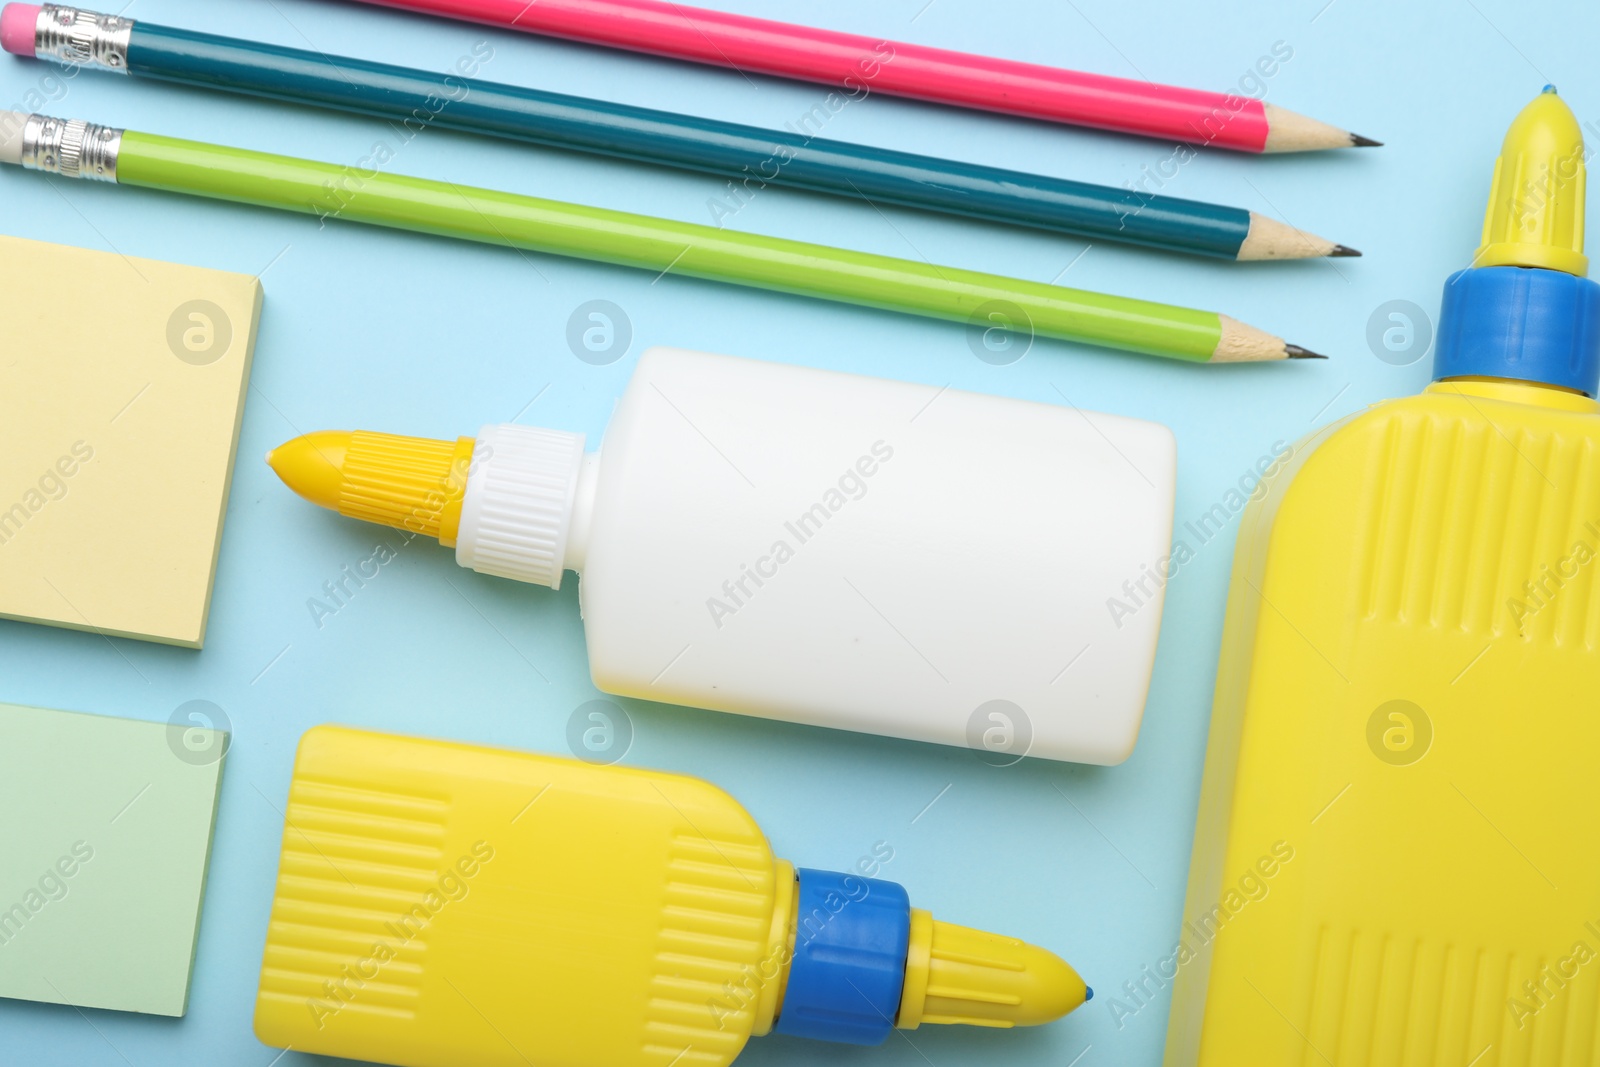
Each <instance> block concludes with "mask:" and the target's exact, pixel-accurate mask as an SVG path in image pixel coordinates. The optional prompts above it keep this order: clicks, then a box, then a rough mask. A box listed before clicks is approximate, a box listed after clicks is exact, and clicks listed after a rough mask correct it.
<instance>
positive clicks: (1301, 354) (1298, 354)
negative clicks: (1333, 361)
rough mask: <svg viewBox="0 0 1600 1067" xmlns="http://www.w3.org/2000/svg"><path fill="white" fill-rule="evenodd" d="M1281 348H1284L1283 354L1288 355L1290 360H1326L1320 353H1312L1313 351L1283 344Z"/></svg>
mask: <svg viewBox="0 0 1600 1067" xmlns="http://www.w3.org/2000/svg"><path fill="white" fill-rule="evenodd" d="M1283 348H1284V351H1285V352H1288V353H1289V358H1290V359H1327V358H1328V357H1327V356H1325V355H1323V354H1322V353H1321V352H1313V351H1311V349H1309V348H1301V347H1300V346H1299V345H1291V344H1285V345H1284V346H1283Z"/></svg>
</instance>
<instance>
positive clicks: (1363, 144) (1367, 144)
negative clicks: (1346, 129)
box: [1350, 133, 1383, 148]
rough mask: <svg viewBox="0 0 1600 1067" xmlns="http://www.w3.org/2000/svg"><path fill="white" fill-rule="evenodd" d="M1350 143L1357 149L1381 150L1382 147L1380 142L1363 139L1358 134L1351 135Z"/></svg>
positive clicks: (1367, 138)
mask: <svg viewBox="0 0 1600 1067" xmlns="http://www.w3.org/2000/svg"><path fill="white" fill-rule="evenodd" d="M1350 143H1351V144H1352V145H1355V146H1356V147H1357V148H1382V147H1383V142H1382V141H1374V140H1373V139H1372V138H1370V137H1363V136H1361V135H1360V134H1359V133H1352V134H1351V135H1350Z"/></svg>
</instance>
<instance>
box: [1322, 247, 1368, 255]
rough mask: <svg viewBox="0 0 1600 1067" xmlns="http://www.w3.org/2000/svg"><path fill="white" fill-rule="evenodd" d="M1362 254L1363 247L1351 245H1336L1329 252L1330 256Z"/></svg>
mask: <svg viewBox="0 0 1600 1067" xmlns="http://www.w3.org/2000/svg"><path fill="white" fill-rule="evenodd" d="M1360 254H1361V249H1359V248H1351V247H1350V246H1349V245H1334V246H1333V251H1332V252H1329V253H1328V255H1330V256H1359V255H1360Z"/></svg>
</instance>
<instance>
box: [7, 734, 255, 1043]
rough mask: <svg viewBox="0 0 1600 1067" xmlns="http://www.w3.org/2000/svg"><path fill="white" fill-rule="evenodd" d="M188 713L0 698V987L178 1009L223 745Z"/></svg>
mask: <svg viewBox="0 0 1600 1067" xmlns="http://www.w3.org/2000/svg"><path fill="white" fill-rule="evenodd" d="M201 721H202V718H201V717H198V716H191V717H190V718H189V719H188V720H187V721H185V722H184V723H183V724H182V725H172V724H168V723H152V722H137V721H134V720H132V719H113V718H107V717H104V716H100V715H80V714H76V713H74V712H66V711H47V710H44V709H42V708H24V707H17V706H15V705H11V704H0V811H5V812H8V813H9V817H8V818H6V819H5V820H4V822H3V824H0V996H3V997H15V998H18V999H21V1000H37V1001H44V1002H46V1003H50V1004H71V1005H75V1006H77V1007H85V1008H88V1007H93V1008H111V1009H115V1010H120V1011H137V1012H145V1013H148V1014H152V1015H182V1014H183V1013H184V1011H185V1009H186V1008H187V1006H188V1001H189V973H190V969H191V966H192V963H193V960H194V948H195V939H196V936H197V935H198V933H199V928H200V902H201V897H202V895H203V893H204V889H205V877H206V863H207V860H208V859H209V857H210V853H211V831H212V825H213V822H214V817H215V814H216V804H217V787H218V784H219V783H220V782H221V780H222V758H223V754H224V753H225V751H226V749H227V735H226V734H224V733H221V732H220V731H217V730H212V729H207V728H206V727H205V726H203V725H200V723H201ZM213 721H214V717H213Z"/></svg>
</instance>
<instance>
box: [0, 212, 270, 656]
mask: <svg viewBox="0 0 1600 1067" xmlns="http://www.w3.org/2000/svg"><path fill="white" fill-rule="evenodd" d="M0 293H4V294H5V306H6V315H5V323H4V327H3V337H4V341H3V343H0V617H5V618H11V619H21V620H23V621H27V622H40V623H45V624H46V625H50V626H64V627H68V628H71V629H77V630H89V631H93V632H98V633H102V634H109V635H112V636H121V637H136V638H142V639H145V640H150V641H159V642H162V643H165V644H173V645H182V646H184V647H187V648H199V647H200V645H201V643H202V641H203V640H204V638H205V630H206V615H207V610H208V607H209V605H210V600H211V585H212V577H213V575H214V573H215V571H216V562H217V549H218V545H219V543H220V541H221V537H222V517H223V513H224V511H225V510H226V508H227V501H228V486H229V483H230V481H231V479H232V475H233V459H234V449H235V446H236V445H237V444H238V436H239V420H240V415H241V413H242V412H243V408H244V394H245V386H246V383H247V381H248V377H249V370H250V355H251V349H252V347H253V345H254V341H255V332H256V320H257V318H258V315H259V312H260V307H261V286H260V283H258V282H257V281H256V279H254V278H252V277H248V276H246V275H239V274H224V273H220V272H217V271H210V270H201V269H198V268H194V267H182V266H176V265H174V264H170V263H158V262H153V261H150V260H143V259H130V258H128V257H126V256H121V255H115V254H111V253H104V252H89V251H84V250H82V249H76V248H66V247H63V246H60V245H51V244H42V243H40V242H37V241H26V240H20V239H17V238H11V237H0Z"/></svg>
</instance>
